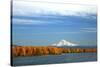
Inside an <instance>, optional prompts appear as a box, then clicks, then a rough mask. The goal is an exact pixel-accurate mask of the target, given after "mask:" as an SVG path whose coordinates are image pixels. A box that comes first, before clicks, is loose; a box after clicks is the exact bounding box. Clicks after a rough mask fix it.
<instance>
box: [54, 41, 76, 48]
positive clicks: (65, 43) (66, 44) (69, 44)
mask: <svg viewBox="0 0 100 67" xmlns="http://www.w3.org/2000/svg"><path fill="white" fill-rule="evenodd" d="M52 46H58V47H60V46H77V44H74V43H71V42H69V41H66V40H61V41H60V42H58V43H55V44H52Z"/></svg>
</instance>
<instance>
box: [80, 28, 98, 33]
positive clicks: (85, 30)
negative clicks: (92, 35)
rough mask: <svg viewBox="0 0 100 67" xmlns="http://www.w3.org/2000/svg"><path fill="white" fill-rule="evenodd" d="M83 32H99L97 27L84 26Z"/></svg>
mask: <svg viewBox="0 0 100 67" xmlns="http://www.w3.org/2000/svg"><path fill="white" fill-rule="evenodd" d="M80 31H82V32H97V28H82V29H81V30H80Z"/></svg>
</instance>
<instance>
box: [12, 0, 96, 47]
mask: <svg viewBox="0 0 100 67" xmlns="http://www.w3.org/2000/svg"><path fill="white" fill-rule="evenodd" d="M96 11H97V9H96V6H94V5H89V4H86V5H83V4H81V5H80V4H64V3H61V4H60V3H52V2H51V3H47V2H42V3H40V2H34V0H33V2H29V1H27V0H26V1H25V0H21V1H19V0H14V1H13V15H12V24H13V27H12V28H13V31H12V35H13V43H14V44H17V45H38V46H41V45H50V44H53V43H57V42H59V41H60V40H63V39H65V40H68V41H70V42H72V43H76V44H78V45H80V46H96V33H97V30H96V26H97V24H96V22H97V20H96V19H97V17H96V16H97V14H96Z"/></svg>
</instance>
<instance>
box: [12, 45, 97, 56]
mask: <svg viewBox="0 0 100 67" xmlns="http://www.w3.org/2000/svg"><path fill="white" fill-rule="evenodd" d="M82 52H97V49H96V48H59V47H46V46H45V47H44V46H42V47H35V46H16V47H12V56H14V57H16V56H41V55H61V54H62V53H82Z"/></svg>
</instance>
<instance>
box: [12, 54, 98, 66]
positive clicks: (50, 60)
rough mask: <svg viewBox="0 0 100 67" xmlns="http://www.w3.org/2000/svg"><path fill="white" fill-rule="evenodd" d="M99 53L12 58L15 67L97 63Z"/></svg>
mask: <svg viewBox="0 0 100 67" xmlns="http://www.w3.org/2000/svg"><path fill="white" fill-rule="evenodd" d="M96 60H97V53H68V54H62V55H47V56H32V57H16V58H12V64H13V65H14V66H20V65H40V64H54V63H71V62H84V61H96Z"/></svg>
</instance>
